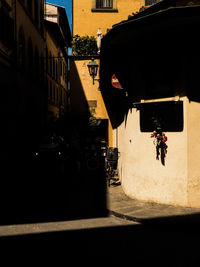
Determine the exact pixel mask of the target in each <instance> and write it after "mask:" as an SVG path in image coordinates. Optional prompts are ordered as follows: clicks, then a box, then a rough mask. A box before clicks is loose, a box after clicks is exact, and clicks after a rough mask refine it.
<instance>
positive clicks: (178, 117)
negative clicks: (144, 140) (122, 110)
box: [138, 101, 184, 132]
mask: <svg viewBox="0 0 200 267" xmlns="http://www.w3.org/2000/svg"><path fill="white" fill-rule="evenodd" d="M138 108H139V110H140V130H141V132H153V131H154V130H155V129H156V126H157V125H159V126H160V127H161V128H162V130H163V131H164V132H181V131H183V127H184V125H183V101H163V102H153V103H144V104H140V106H139V107H138Z"/></svg>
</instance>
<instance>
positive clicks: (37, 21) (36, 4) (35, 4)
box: [34, 1, 39, 25]
mask: <svg viewBox="0 0 200 267" xmlns="http://www.w3.org/2000/svg"><path fill="white" fill-rule="evenodd" d="M34 12H35V22H36V24H37V25H38V24H39V14H38V13H39V10H38V1H35V2H34Z"/></svg>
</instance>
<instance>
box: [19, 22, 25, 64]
mask: <svg viewBox="0 0 200 267" xmlns="http://www.w3.org/2000/svg"><path fill="white" fill-rule="evenodd" d="M18 59H19V67H21V68H24V67H25V39H24V31H23V28H22V27H20V30H19V47H18Z"/></svg>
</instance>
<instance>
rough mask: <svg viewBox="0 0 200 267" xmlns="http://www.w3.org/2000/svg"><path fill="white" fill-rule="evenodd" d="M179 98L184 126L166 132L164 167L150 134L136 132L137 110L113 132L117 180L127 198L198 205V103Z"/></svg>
mask: <svg viewBox="0 0 200 267" xmlns="http://www.w3.org/2000/svg"><path fill="white" fill-rule="evenodd" d="M181 100H183V103H184V104H183V109H184V129H183V131H182V132H166V135H167V137H168V141H167V145H168V150H167V155H166V161H165V166H164V165H162V164H161V162H160V160H156V149H155V146H154V145H153V140H152V138H150V135H151V133H150V132H149V133H144V132H141V131H140V123H139V111H137V109H135V108H134V109H132V111H129V114H128V117H127V121H126V124H125V123H123V124H122V125H121V126H120V127H119V128H118V129H117V131H118V133H116V131H115V132H114V137H115V138H114V143H118V147H119V151H120V157H119V174H120V179H121V182H122V187H123V189H124V191H125V193H126V194H127V195H128V196H129V197H132V198H138V199H141V200H145V201H154V202H159V203H165V204H172V205H181V206H192V207H200V197H199V191H200V168H199V151H200V143H199V142H198V141H197V140H198V138H199V136H200V116H199V114H200V104H199V103H195V102H189V101H188V98H187V97H183V98H181ZM157 101H158V99H157ZM194 126H195V127H194ZM116 136H118V140H116Z"/></svg>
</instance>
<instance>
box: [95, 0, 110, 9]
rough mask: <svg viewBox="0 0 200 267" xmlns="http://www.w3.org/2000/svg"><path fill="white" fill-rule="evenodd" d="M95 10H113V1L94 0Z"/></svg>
mask: <svg viewBox="0 0 200 267" xmlns="http://www.w3.org/2000/svg"><path fill="white" fill-rule="evenodd" d="M96 8H113V0H96Z"/></svg>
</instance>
